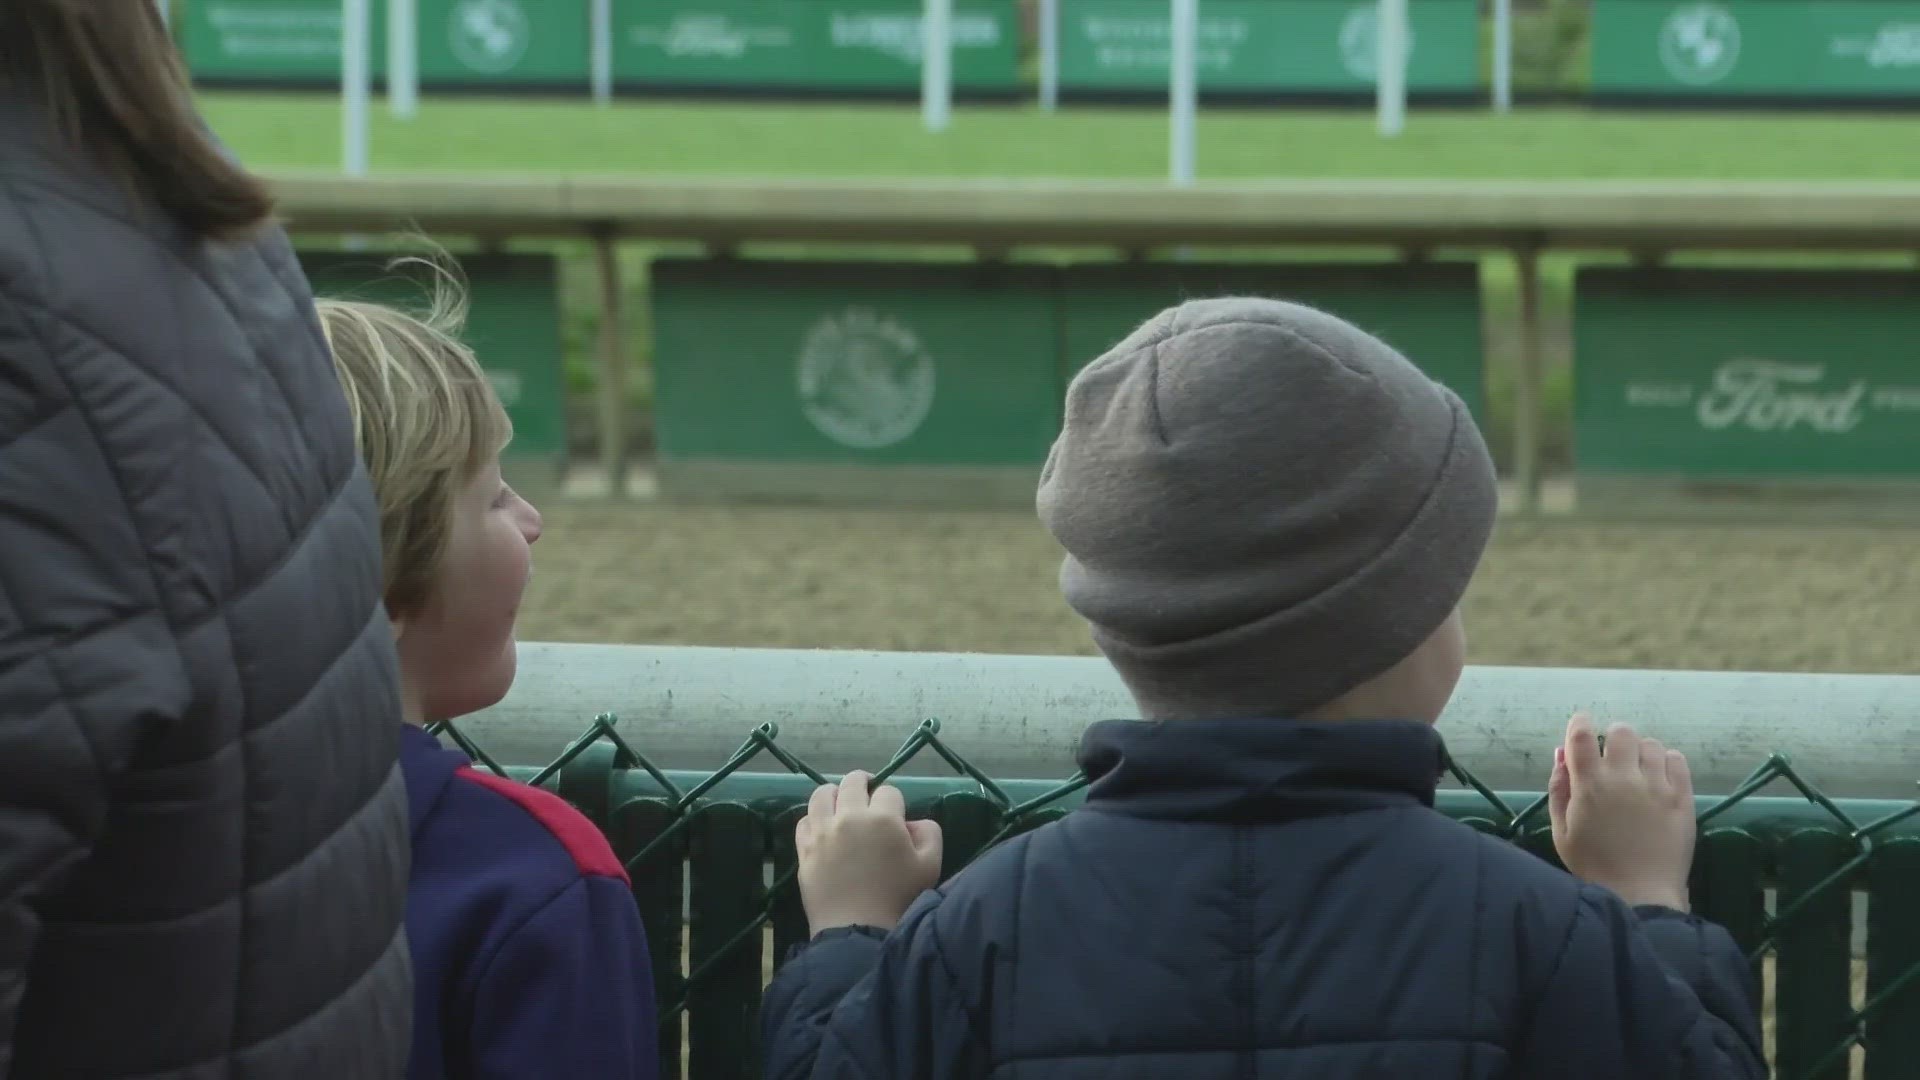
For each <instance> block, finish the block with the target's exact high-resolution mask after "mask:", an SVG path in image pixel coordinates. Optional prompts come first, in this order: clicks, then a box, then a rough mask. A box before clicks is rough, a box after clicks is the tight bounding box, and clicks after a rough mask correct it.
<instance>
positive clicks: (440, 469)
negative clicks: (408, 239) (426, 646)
mask: <svg viewBox="0 0 1920 1080" xmlns="http://www.w3.org/2000/svg"><path fill="white" fill-rule="evenodd" d="M404 263H419V264H423V265H425V266H427V267H428V268H429V269H431V270H433V271H434V272H435V273H434V277H435V282H436V284H435V288H434V291H433V299H432V304H431V306H430V307H429V308H428V309H427V310H426V311H424V312H421V313H418V314H413V313H409V312H406V311H403V310H400V309H398V308H393V307H388V306H385V305H381V304H373V303H366V302H362V301H356V300H341V299H328V298H322V299H319V300H318V301H317V306H318V308H319V313H320V325H321V328H322V329H323V330H324V331H325V332H326V336H327V343H328V345H329V346H331V347H332V349H333V361H334V368H335V370H336V371H337V372H338V373H339V375H340V382H341V385H342V386H343V387H344V388H345V390H346V394H347V401H348V403H349V404H350V405H351V407H352V411H353V433H354V441H355V442H356V443H357V444H358V445H359V448H360V457H361V460H362V461H364V462H365V463H366V467H367V473H368V475H369V476H370V477H372V480H373V487H374V492H375V495H376V497H377V499H378V501H379V504H380V542H381V551H382V555H383V557H384V560H385V592H386V601H387V608H388V610H389V611H390V612H391V613H392V614H393V615H395V616H402V615H408V614H411V613H414V612H417V611H418V610H419V609H420V608H421V607H422V606H423V605H424V604H425V603H426V602H427V600H428V599H429V598H430V597H431V596H432V594H433V590H434V581H435V576H436V575H437V574H438V572H439V569H440V560H441V558H442V556H443V555H444V554H445V551H446V547H447V540H448V536H449V534H450V532H451V530H452V525H453V504H454V498H455V496H456V495H457V494H458V493H459V490H460V488H461V487H462V486H463V485H465V484H466V483H467V482H469V481H471V480H472V479H473V477H474V475H475V474H476V473H478V472H479V471H480V469H481V468H483V467H485V465H486V464H487V462H488V461H490V460H491V459H492V458H493V456H494V455H495V454H497V453H499V452H500V449H501V448H502V447H503V446H505V445H506V443H507V440H508V439H509V438H511V437H512V434H513V428H512V424H511V422H510V421H509V420H508V419H507V413H506V410H505V409H504V408H503V407H502V406H501V404H500V398H499V396H498V395H497V394H495V393H494V390H493V386H492V384H491V383H490V382H488V380H487V374H486V371H485V370H484V369H483V368H481V366H480V362H479V360H478V359H476V358H475V356H474V354H473V350H472V349H469V348H468V347H467V346H466V345H465V344H463V343H462V342H461V340H460V336H461V333H462V330H463V328H464V326H465V323H466V311H467V301H466V294H465V290H464V289H463V288H462V285H461V282H460V280H459V278H458V276H457V273H456V272H455V271H454V270H453V269H452V268H451V267H450V266H449V265H446V264H443V263H442V262H439V261H435V260H429V259H420V258H409V259H401V260H397V261H396V262H395V263H394V264H392V265H394V266H399V265H401V264H404Z"/></svg>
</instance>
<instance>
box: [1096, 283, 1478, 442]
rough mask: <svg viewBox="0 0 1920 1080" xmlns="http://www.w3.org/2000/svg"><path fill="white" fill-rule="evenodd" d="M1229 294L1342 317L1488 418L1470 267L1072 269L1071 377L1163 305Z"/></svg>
mask: <svg viewBox="0 0 1920 1080" xmlns="http://www.w3.org/2000/svg"><path fill="white" fill-rule="evenodd" d="M1229 295H1239V296H1267V297H1272V298H1274V299H1282V300H1292V301H1295V302H1298V303H1302V304H1307V305H1310V306H1313V307H1317V308H1320V309H1321V310H1323V311H1328V312H1331V313H1333V314H1335V315H1338V316H1340V317H1341V318H1343V319H1345V320H1347V321H1348V322H1351V323H1353V324H1354V325H1356V326H1359V327H1360V328H1361V329H1364V330H1366V331H1367V332H1369V333H1371V334H1373V335H1375V336H1377V337H1379V338H1381V339H1382V340H1384V341H1386V342H1387V343H1388V344H1389V345H1392V346H1393V347H1394V348H1395V349H1398V350H1399V351H1400V352H1401V354H1403V355H1404V356H1406V357H1407V358H1408V359H1409V360H1412V361H1413V362H1414V363H1416V364H1418V365H1420V367H1421V369H1422V370H1424V371H1426V372H1427V374H1429V375H1431V376H1433V378H1434V379H1436V380H1437V381H1439V382H1442V383H1444V384H1446V385H1447V386H1448V387H1450V388H1452V390H1453V391H1454V392H1455V393H1457V394H1459V395H1460V397H1461V398H1462V399H1463V400H1464V401H1465V402H1466V403H1467V407H1468V408H1469V409H1471V410H1472V411H1473V413H1474V415H1475V416H1476V417H1479V416H1481V409H1482V404H1481V403H1482V399H1483V396H1484V395H1483V391H1482V382H1483V379H1482V375H1481V357H1482V354H1483V350H1482V339H1481V316H1480V272H1479V269H1478V268H1477V267H1475V266H1473V265H1471V264H1462V265H1445V264H1440V265H1433V266H1399V265H1378V266H1355V265H1351V264H1338V265H1329V266H1258V267H1249V266H1233V267H1224V266H1222V267H1214V266H1207V267H1201V266H1144V267H1142V266H1114V267H1076V268H1072V269H1069V270H1067V271H1066V276H1065V283H1064V286H1063V288H1062V292H1061V305H1062V322H1063V324H1064V326H1063V340H1064V342H1065V348H1066V360H1067V366H1068V378H1071V376H1072V373H1074V372H1077V371H1079V370H1080V368H1082V367H1084V366H1086V365H1087V364H1089V363H1091V362H1092V361H1094V360H1095V359H1097V358H1098V357H1099V356H1100V355H1101V354H1102V353H1104V352H1106V351H1107V350H1108V349H1110V348H1112V347H1113V346H1114V345H1116V344H1118V343H1119V342H1120V341H1121V340H1122V339H1123V338H1125V337H1126V336H1127V335H1128V334H1130V333H1132V332H1133V331H1134V330H1135V329H1136V328H1137V327H1138V326H1139V325H1140V324H1141V323H1143V322H1145V321H1146V320H1147V319H1149V318H1152V317H1153V316H1154V315H1155V314H1157V313H1158V312H1159V311H1160V310H1161V309H1163V308H1167V307H1171V306H1173V305H1175V304H1178V303H1180V302H1181V301H1183V300H1187V299H1194V298H1199V297H1207V296H1229Z"/></svg>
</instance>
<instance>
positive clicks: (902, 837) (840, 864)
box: [794, 772, 940, 934]
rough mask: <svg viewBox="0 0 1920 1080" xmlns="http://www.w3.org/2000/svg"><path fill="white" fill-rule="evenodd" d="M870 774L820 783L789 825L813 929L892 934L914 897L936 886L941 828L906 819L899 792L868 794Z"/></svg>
mask: <svg viewBox="0 0 1920 1080" xmlns="http://www.w3.org/2000/svg"><path fill="white" fill-rule="evenodd" d="M870 779H871V777H870V776H869V775H868V774H867V773H864V772H851V773H848V774H847V775H846V777H845V778H844V779H842V780H841V781H840V783H839V784H838V785H837V786H836V785H833V784H822V785H821V786H820V787H818V788H816V789H814V792H813V797H812V798H811V799H810V800H808V802H807V816H806V817H803V818H801V819H800V824H799V825H798V826H796V827H795V831H794V846H795V847H796V848H797V849H798V851H799V855H800V899H801V902H802V903H804V904H805V905H806V909H807V922H808V923H809V924H810V925H811V927H812V929H813V932H814V933H816V934H818V933H819V932H820V931H822V930H827V929H831V928H832V927H836V926H877V927H880V928H881V929H885V930H891V929H892V928H893V925H894V924H895V923H897V922H899V921H900V916H901V915H904V914H905V913H906V910H907V907H908V906H909V905H910V904H912V903H913V900H914V898H915V897H916V896H919V895H920V894H921V893H922V892H924V891H925V890H927V889H930V888H932V887H933V886H934V885H936V884H938V883H939V881H940V826H939V825H938V824H937V823H935V822H932V821H908V820H907V802H906V799H905V797H903V796H902V795H901V794H900V789H899V788H896V787H893V786H891V785H883V786H881V787H880V788H878V789H877V790H875V791H874V792H873V794H872V795H871V796H869V795H868V794H867V784H868V782H869V781H870Z"/></svg>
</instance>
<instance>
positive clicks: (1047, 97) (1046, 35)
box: [1040, 0, 1060, 112]
mask: <svg viewBox="0 0 1920 1080" xmlns="http://www.w3.org/2000/svg"><path fill="white" fill-rule="evenodd" d="M1059 105H1060V0H1040V107H1041V108H1042V109H1044V110H1046V111H1047V112H1052V111H1053V110H1054V109H1056V108H1058V107H1059Z"/></svg>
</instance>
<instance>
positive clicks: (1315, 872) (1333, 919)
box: [763, 720, 1766, 1080]
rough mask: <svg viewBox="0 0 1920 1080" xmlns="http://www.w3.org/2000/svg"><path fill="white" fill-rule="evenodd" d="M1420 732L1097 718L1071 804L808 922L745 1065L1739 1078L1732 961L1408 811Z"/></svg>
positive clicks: (1741, 1058) (1057, 1073)
mask: <svg viewBox="0 0 1920 1080" xmlns="http://www.w3.org/2000/svg"><path fill="white" fill-rule="evenodd" d="M1442 761H1443V749H1442V744H1441V741H1440V738H1439V736H1438V735H1437V733H1435V732H1434V730H1433V729H1432V728H1431V727H1429V726H1427V725H1425V724H1415V723H1395V722H1380V723H1353V722H1349V723H1333V724H1307V723H1293V722H1289V721H1276V720H1241V721H1219V722H1215V721H1192V722H1185V721H1175V722H1170V723H1163V724H1149V723H1139V722H1124V721H1123V722H1110V723H1104V724H1097V725H1095V726H1094V727H1093V728H1092V729H1091V730H1089V732H1088V733H1087V735H1086V736H1085V738H1084V739H1083V740H1082V745H1081V751H1080V764H1081V767H1082V768H1083V769H1084V770H1085V771H1086V772H1087V774H1088V775H1089V776H1090V777H1092V779H1093V784H1092V786H1091V787H1090V788H1089V789H1088V796H1087V802H1086V805H1085V807H1083V808H1082V809H1079V810H1076V811H1075V812H1073V813H1071V814H1069V815H1067V816H1066V817H1065V818H1064V819H1062V820H1060V821H1059V822H1056V823H1054V824H1052V825H1048V826H1044V827H1042V828H1040V829H1038V830H1035V831H1034V832H1031V833H1028V834H1026V835H1025V836H1021V837H1018V838H1015V839H1014V840H1012V841H1009V842H1008V843H1006V844H1005V845H1003V846H1001V847H999V848H996V849H995V850H993V851H991V852H988V853H987V854H986V855H985V856H984V857H982V858H981V859H980V860H978V861H976V862H975V863H974V864H973V865H972V866H970V867H968V868H967V869H965V870H963V871H961V872H960V873H959V874H957V875H955V877H954V879H953V880H952V881H951V882H949V883H948V884H947V885H946V886H945V887H944V888H942V889H940V890H938V891H935V892H930V893H928V894H926V895H925V896H923V897H922V898H921V900H920V902H919V903H917V904H916V905H915V907H914V909H913V910H912V911H910V912H908V914H907V916H906V918H905V920H903V921H902V923H901V924H900V926H899V927H898V929H896V930H895V931H894V932H893V933H892V934H891V935H882V934H879V933H876V932H874V931H872V930H862V929H858V928H853V929H841V930H829V931H826V932H825V933H823V934H821V935H820V936H819V937H818V938H816V939H815V940H814V941H813V942H811V943H809V944H807V945H805V946H803V947H802V948H801V950H800V951H799V952H798V954H797V955H796V956H795V957H794V958H793V959H791V960H789V961H788V963H787V964H786V965H785V966H784V967H783V968H782V969H781V971H780V973H779V974H778V975H777V976H776V977H775V979H774V983H773V985H772V986H771V987H769V988H768V992H767V995H766V1003H765V1006H764V1012H763V1021H764V1024H765V1040H766V1052H767V1061H768V1067H767V1073H766V1075H767V1077H768V1078H769V1080H796V1078H799V1077H844V1078H847V1080H855V1078H866V1080H879V1078H881V1077H906V1076H911V1077H916V1078H918V1080H947V1078H953V1080H959V1078H963V1077H988V1076H991V1077H998V1078H1002V1080H1024V1078H1029V1077H1032V1078H1040V1077H1045V1078H1047V1080H1082V1078H1084V1080H1092V1078H1095V1077H1098V1078H1101V1080H1131V1078H1136V1077H1137V1078H1141V1080H1146V1078H1149V1077H1151V1078H1161V1077H1180V1078H1181V1080H1254V1078H1275V1080H1280V1078H1293V1077H1312V1078H1313V1080H1361V1078H1365V1080H1401V1078H1404V1080H1426V1078H1428V1077H1448V1078H1451V1080H1521V1078H1526V1080H1627V1078H1632V1080H1760V1078H1762V1077H1764V1076H1765V1075H1766V1063H1765V1061H1764V1059H1763V1058H1762V1057H1761V1049H1760V1048H1761V1043H1760V1031H1759V1022H1758V1017H1757V1015H1756V1009H1755V995H1754V993H1753V989H1754V988H1753V983H1752V969H1751V968H1750V967H1749V966H1748V965H1747V963H1746V961H1745V959H1744V957H1743V956H1742V955H1741V953H1740V950H1739V948H1738V947H1737V946H1736V945H1735V944H1734V941H1733V939H1732V938H1731V937H1730V936H1729V935H1728V934H1727V932H1726V931H1725V930H1723V929H1721V928H1720V927H1717V926H1714V925H1712V924H1710V923H1705V922H1702V921H1701V920H1699V919H1698V918H1696V917H1692V916H1688V915H1683V914H1681V913H1679V912H1677V911H1670V910H1666V909H1661V908H1645V909H1639V910H1635V909H1631V908H1629V907H1627V905H1625V904H1624V903H1622V902H1621V901H1620V900H1619V899H1618V898H1617V897H1615V896H1613V895H1612V894H1611V893H1607V892H1604V891H1602V890H1600V889H1597V888H1594V887H1592V886H1589V885H1586V884H1583V883H1581V882H1580V881H1577V880H1575V879H1574V878H1572V877H1570V876H1568V875H1567V874H1565V873H1564V872H1562V871H1560V870H1559V869H1557V868H1555V867H1554V866H1552V865H1550V864H1548V863H1547V862H1546V861H1544V860H1542V859H1539V858H1537V857H1535V856H1533V855H1531V854H1529V853H1527V852H1525V851H1523V850H1521V849H1520V848H1517V847H1515V846H1513V845H1511V844H1509V843H1506V842H1505V841H1501V840H1497V839H1494V838H1492V837H1488V836H1483V835H1481V834H1479V833H1476V832H1474V831H1473V830H1472V829H1470V828H1468V827H1467V826H1465V825H1462V824H1459V823H1457V822H1454V821H1452V820H1449V819H1448V818H1447V817H1445V816H1444V815H1442V814H1440V813H1438V812H1437V811H1435V810H1434V809H1433V805H1432V804H1433V798H1434V789H1435V787H1436V784H1437V781H1438V778H1439V775H1440V772H1441V765H1442Z"/></svg>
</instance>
